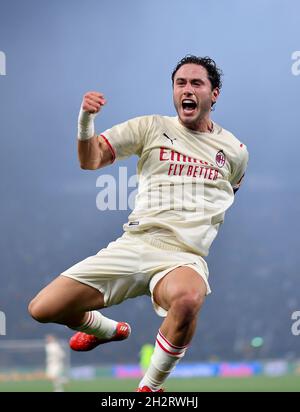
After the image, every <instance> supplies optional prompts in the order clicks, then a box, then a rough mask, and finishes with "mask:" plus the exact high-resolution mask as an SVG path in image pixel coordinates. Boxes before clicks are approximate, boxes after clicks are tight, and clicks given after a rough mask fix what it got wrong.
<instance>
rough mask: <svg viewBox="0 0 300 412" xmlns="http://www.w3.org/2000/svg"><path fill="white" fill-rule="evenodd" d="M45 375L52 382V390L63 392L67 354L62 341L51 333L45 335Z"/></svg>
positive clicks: (66, 371)
mask: <svg viewBox="0 0 300 412" xmlns="http://www.w3.org/2000/svg"><path fill="white" fill-rule="evenodd" d="M45 350H46V376H47V378H48V379H50V380H51V382H52V384H53V391H54V392H64V385H65V384H66V383H67V382H68V377H67V374H68V362H67V360H68V356H67V353H66V349H65V348H64V346H63V345H62V343H61V342H60V341H59V340H58V339H57V338H56V337H55V336H53V335H47V336H46V342H45Z"/></svg>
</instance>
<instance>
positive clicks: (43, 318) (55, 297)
mask: <svg viewBox="0 0 300 412" xmlns="http://www.w3.org/2000/svg"><path fill="white" fill-rule="evenodd" d="M103 307H104V297H103V294H102V293H100V292H99V291H98V290H97V289H94V288H93V287H91V286H88V285H85V284H83V283H81V282H78V281H76V280H74V279H71V278H68V277H66V276H58V277H57V278H56V279H55V280H54V281H53V282H51V283H50V284H49V285H48V286H46V287H45V288H44V289H42V290H41V291H40V292H39V293H38V294H37V296H36V297H35V298H34V299H33V300H32V301H31V302H30V304H29V306H28V310H29V313H30V314H31V316H32V317H33V318H34V319H36V320H37V321H39V322H45V323H46V322H54V323H61V324H64V325H68V326H70V327H72V326H77V325H81V324H82V323H84V322H85V320H86V317H87V312H88V311H90V310H94V309H101V308H103Z"/></svg>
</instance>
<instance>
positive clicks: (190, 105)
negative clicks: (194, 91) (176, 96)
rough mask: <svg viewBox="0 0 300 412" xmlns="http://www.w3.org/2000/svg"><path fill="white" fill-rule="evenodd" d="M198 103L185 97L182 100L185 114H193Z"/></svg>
mask: <svg viewBox="0 0 300 412" xmlns="http://www.w3.org/2000/svg"><path fill="white" fill-rule="evenodd" d="M196 107H197V104H196V102H194V100H191V99H184V100H182V109H183V112H184V113H185V114H191V113H193V111H194V110H195V109H196Z"/></svg>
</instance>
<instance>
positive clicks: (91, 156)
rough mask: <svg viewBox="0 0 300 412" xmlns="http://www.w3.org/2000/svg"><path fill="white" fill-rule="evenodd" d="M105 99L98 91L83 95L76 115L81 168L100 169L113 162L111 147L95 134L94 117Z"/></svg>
mask: <svg viewBox="0 0 300 412" xmlns="http://www.w3.org/2000/svg"><path fill="white" fill-rule="evenodd" d="M105 103H106V99H105V98H104V96H103V94H101V93H98V92H88V93H86V94H85V95H84V97H83V101H82V105H81V108H80V112H79V117H78V158H79V163H80V167H81V168H82V169H88V170H95V169H100V168H101V167H104V166H106V165H109V164H111V163H112V162H113V154H112V151H111V148H110V147H109V145H108V144H107V143H106V141H105V140H104V139H102V138H101V137H98V136H96V134H95V128H94V119H95V117H96V115H97V114H98V113H99V112H100V110H101V108H102V107H103V106H104V105H105Z"/></svg>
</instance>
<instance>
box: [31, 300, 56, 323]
mask: <svg viewBox="0 0 300 412" xmlns="http://www.w3.org/2000/svg"><path fill="white" fill-rule="evenodd" d="M28 312H29V314H30V315H31V316H32V318H33V319H35V320H36V321H38V322H41V323H48V322H52V321H54V319H53V318H52V316H51V314H50V313H49V310H48V309H47V307H46V306H45V304H44V303H43V302H42V301H41V300H40V299H39V298H34V299H32V301H31V302H30V303H29V305H28Z"/></svg>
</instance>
